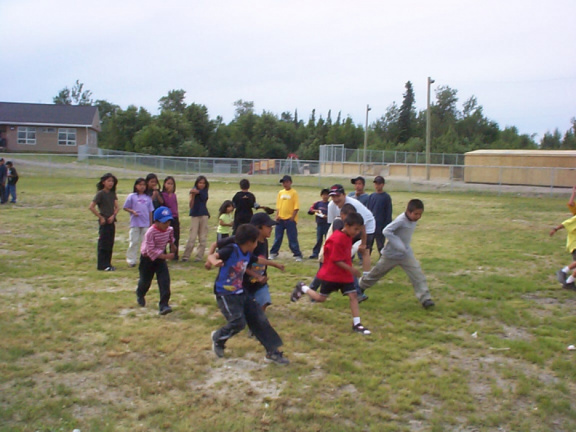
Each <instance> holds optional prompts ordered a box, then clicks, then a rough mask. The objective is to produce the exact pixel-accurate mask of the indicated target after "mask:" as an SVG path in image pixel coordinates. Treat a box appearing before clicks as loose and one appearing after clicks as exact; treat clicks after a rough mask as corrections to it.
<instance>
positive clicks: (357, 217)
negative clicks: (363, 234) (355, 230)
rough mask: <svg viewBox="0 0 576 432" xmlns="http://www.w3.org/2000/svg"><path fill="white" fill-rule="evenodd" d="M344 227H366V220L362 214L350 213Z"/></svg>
mask: <svg viewBox="0 0 576 432" xmlns="http://www.w3.org/2000/svg"><path fill="white" fill-rule="evenodd" d="M344 225H364V218H363V217H362V215H361V214H360V213H350V214H349V215H348V216H346V219H345V220H344Z"/></svg>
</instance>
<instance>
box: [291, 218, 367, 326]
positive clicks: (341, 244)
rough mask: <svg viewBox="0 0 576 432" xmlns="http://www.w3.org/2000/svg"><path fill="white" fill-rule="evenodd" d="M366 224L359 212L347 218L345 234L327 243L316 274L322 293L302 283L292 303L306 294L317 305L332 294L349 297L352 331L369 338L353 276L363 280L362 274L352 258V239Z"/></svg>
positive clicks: (296, 289) (292, 298)
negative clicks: (320, 266) (322, 260)
mask: <svg viewBox="0 0 576 432" xmlns="http://www.w3.org/2000/svg"><path fill="white" fill-rule="evenodd" d="M363 225H364V219H363V218H362V215H360V214H358V213H351V214H349V215H348V216H347V217H346V220H345V221H344V228H342V231H338V230H337V231H334V233H333V234H332V235H331V236H330V237H329V238H328V240H326V243H325V244H324V264H323V265H322V268H320V270H319V271H318V275H317V277H318V279H319V280H320V282H321V287H320V292H316V291H314V290H312V289H311V288H310V287H308V286H306V285H304V284H303V283H302V282H299V283H298V284H296V288H294V291H293V292H292V295H291V296H290V300H291V301H293V302H295V301H298V300H299V299H300V298H301V297H302V295H303V294H308V296H310V297H311V298H312V299H313V300H315V301H317V302H325V301H326V299H327V298H328V296H329V295H330V294H331V293H333V292H336V291H340V292H341V293H342V295H347V296H348V299H349V301H350V311H351V312H352V330H353V331H355V332H357V333H360V334H363V335H369V334H370V330H368V329H367V328H366V327H364V326H363V325H362V323H361V322H360V308H359V306H358V295H357V294H356V289H355V288H354V276H356V277H360V276H361V275H362V273H361V272H360V270H358V269H356V268H354V267H352V256H351V253H350V251H351V249H352V239H353V238H354V237H356V236H357V235H358V234H360V232H361V230H362V226H363Z"/></svg>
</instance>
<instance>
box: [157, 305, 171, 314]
mask: <svg viewBox="0 0 576 432" xmlns="http://www.w3.org/2000/svg"><path fill="white" fill-rule="evenodd" d="M170 312H172V308H171V307H170V306H162V308H161V309H160V312H158V313H159V314H160V315H168V314H169V313H170Z"/></svg>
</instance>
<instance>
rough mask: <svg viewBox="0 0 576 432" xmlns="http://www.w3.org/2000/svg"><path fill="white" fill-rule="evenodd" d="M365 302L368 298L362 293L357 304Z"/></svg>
mask: <svg viewBox="0 0 576 432" xmlns="http://www.w3.org/2000/svg"><path fill="white" fill-rule="evenodd" d="M366 300H368V296H367V295H366V294H364V293H362V294H360V295H359V296H358V303H362V302H363V301H366Z"/></svg>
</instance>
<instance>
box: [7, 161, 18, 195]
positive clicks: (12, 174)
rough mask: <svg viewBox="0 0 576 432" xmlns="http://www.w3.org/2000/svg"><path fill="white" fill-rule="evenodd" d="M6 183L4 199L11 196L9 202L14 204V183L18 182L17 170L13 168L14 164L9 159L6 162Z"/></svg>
mask: <svg viewBox="0 0 576 432" xmlns="http://www.w3.org/2000/svg"><path fill="white" fill-rule="evenodd" d="M6 169H7V177H8V183H7V185H6V201H8V199H9V198H10V196H12V199H11V200H10V202H11V203H12V204H16V183H18V179H19V177H18V172H17V171H16V168H14V164H13V163H12V162H10V161H8V162H6Z"/></svg>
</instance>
